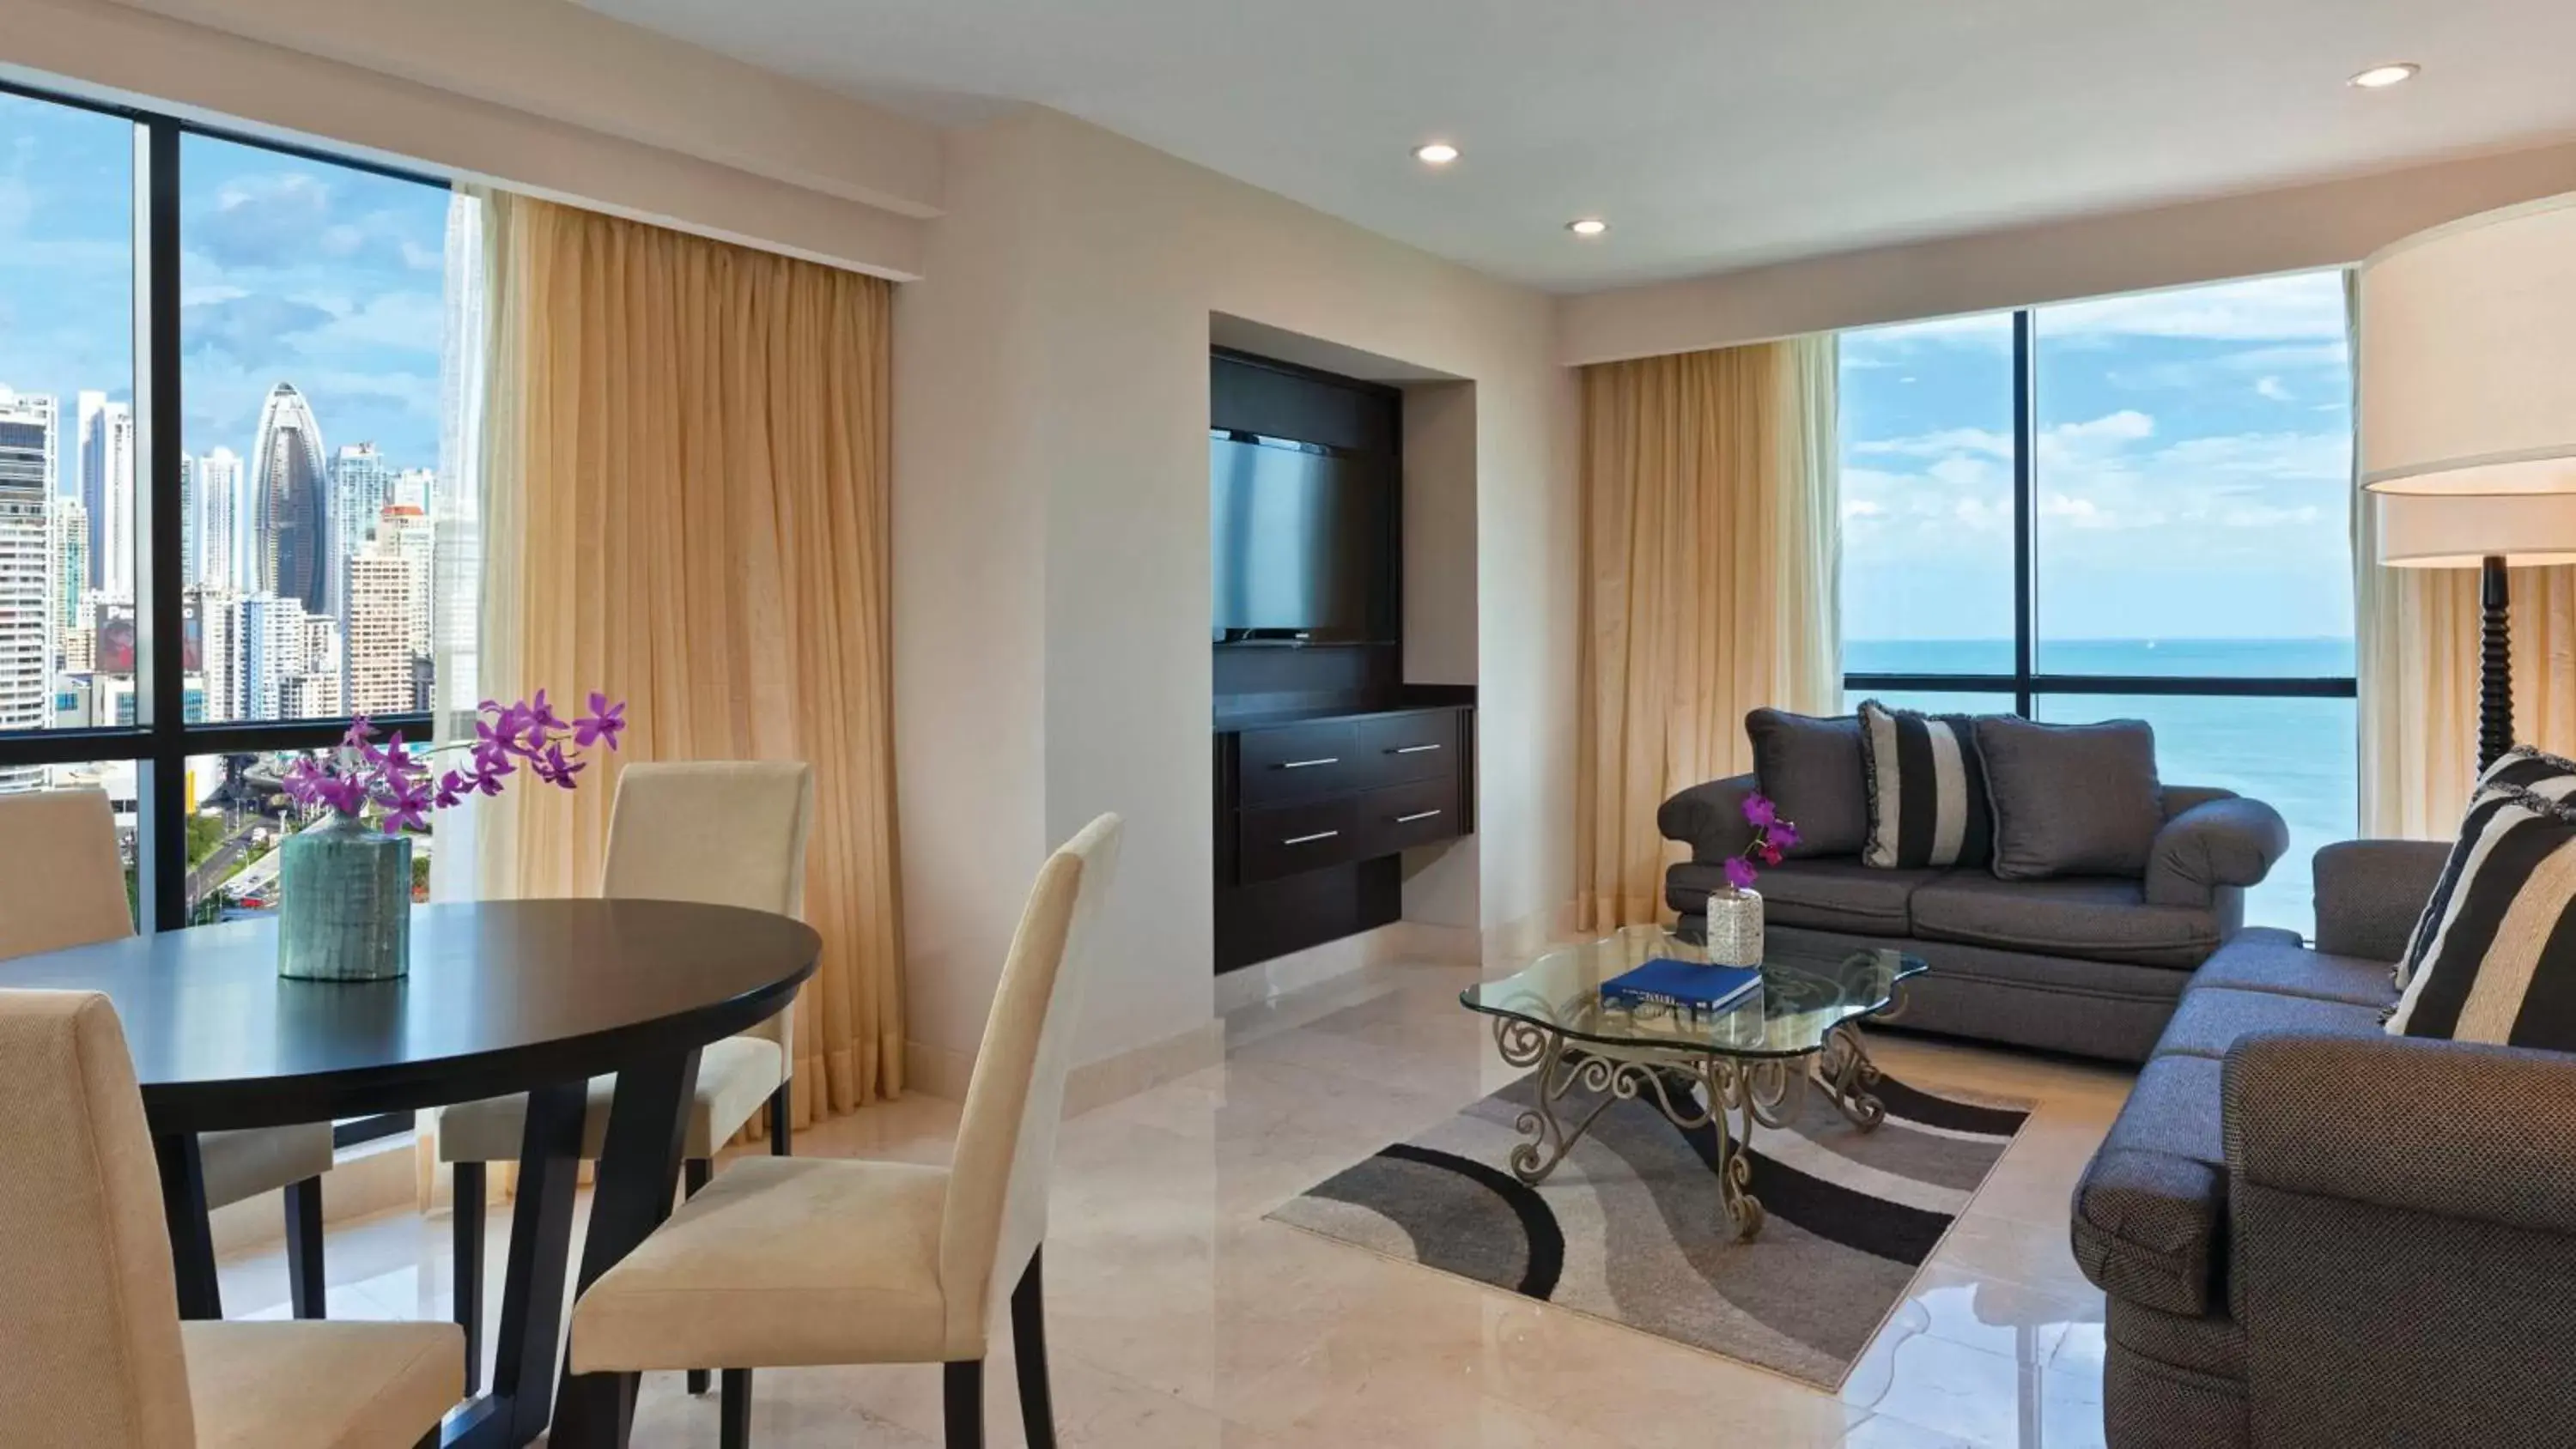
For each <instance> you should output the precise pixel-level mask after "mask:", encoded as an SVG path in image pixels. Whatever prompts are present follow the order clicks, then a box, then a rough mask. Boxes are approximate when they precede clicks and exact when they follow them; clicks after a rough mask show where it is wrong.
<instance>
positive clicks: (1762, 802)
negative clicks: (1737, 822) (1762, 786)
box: [1744, 790, 1780, 826]
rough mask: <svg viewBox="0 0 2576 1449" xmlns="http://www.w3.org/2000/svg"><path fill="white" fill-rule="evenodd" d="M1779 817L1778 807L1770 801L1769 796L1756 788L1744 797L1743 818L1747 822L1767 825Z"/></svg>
mask: <svg viewBox="0 0 2576 1449" xmlns="http://www.w3.org/2000/svg"><path fill="white" fill-rule="evenodd" d="M1779 818H1780V807H1779V806H1777V805H1774V804H1772V803H1771V797H1770V796H1768V795H1765V794H1763V793H1762V792H1761V791H1759V790H1756V791H1754V792H1753V793H1752V794H1750V795H1747V796H1745V797H1744V819H1745V822H1746V823H1747V824H1750V825H1756V826H1768V825H1771V824H1773V823H1775V822H1777V821H1778V820H1779Z"/></svg>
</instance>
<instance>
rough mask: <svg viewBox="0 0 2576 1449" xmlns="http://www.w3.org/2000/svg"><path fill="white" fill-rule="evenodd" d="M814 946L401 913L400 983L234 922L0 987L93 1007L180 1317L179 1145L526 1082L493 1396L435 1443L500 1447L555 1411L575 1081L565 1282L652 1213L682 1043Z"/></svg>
mask: <svg viewBox="0 0 2576 1449" xmlns="http://www.w3.org/2000/svg"><path fill="white" fill-rule="evenodd" d="M821 952H822V940H821V938H820V937H818V936H816V935H815V933H814V931H813V930H812V928H810V927H808V926H806V925H804V924H803V923H802V922H799V921H796V920H793V919H790V918H789V917H786V916H779V915H772V914H769V913H767V912H763V911H750V910H741V909H737V908H735V907H731V906H710V905H699V904H694V903H689V902H682V901H646V900H538V901H487V902H478V903H474V904H460V905H440V906H427V907H420V908H416V909H415V910H414V911H413V912H412V925H411V971H410V974H409V975H408V976H406V977H403V978H401V979H399V980H393V981H378V982H336V981H288V980H283V979H280V978H279V976H278V974H277V927H276V923H275V922H274V921H273V920H267V919H253V920H243V921H233V922H228V923H226V924H223V925H215V926H198V927H193V928H190V929H187V930H180V931H165V932H161V933H159V934H156V935H146V936H134V937H129V938H127V939H125V940H121V941H108V942H102V943H100V944H98V945H94V946H81V947H75V948H73V949H71V950H67V951H55V952H49V953H47V954H44V955H40V956H26V957H21V958H18V959H16V960H12V961H7V962H0V988H50V989H72V990H89V991H100V992H104V993H106V994H107V996H108V997H109V998H110V999H111V1000H112V1001H113V1002H114V1003H115V1006H116V1012H117V1016H118V1018H119V1019H120V1020H121V1021H122V1023H123V1025H124V1029H125V1039H126V1045H127V1047H128V1048H129V1049H130V1050H131V1051H132V1053H133V1056H134V1070H135V1076H136V1077H137V1078H138V1079H139V1080H140V1081H141V1083H142V1087H143V1110H144V1115H145V1116H146V1118H147V1119H148V1120H149V1122H150V1124H151V1129H152V1142H153V1150H154V1152H155V1154H156V1155H157V1157H158V1159H159V1164H160V1169H161V1194H162V1209H163V1213H164V1216H165V1217H166V1218H167V1220H168V1223H169V1228H170V1246H171V1252H172V1256H173V1259H174V1261H175V1264H176V1266H177V1269H178V1286H179V1310H180V1313H181V1314H182V1316H186V1317H196V1318H212V1317H218V1316H220V1315H221V1312H222V1308H221V1303H220V1300H219V1298H218V1295H217V1292H216V1279H215V1252H214V1241H213V1236H212V1233H211V1231H210V1229H209V1226H208V1223H207V1218H206V1194H205V1179H204V1172H203V1166H202V1163H201V1161H200V1158H199V1154H198V1149H197V1134H199V1133H202V1132H213V1131H221V1130H228V1129H233V1128H245V1127H277V1126H283V1125H286V1124H289V1123H297V1122H324V1121H333V1120H338V1119H345V1118H350V1117H363V1116H368V1115H371V1114H375V1113H380V1112H399V1111H405V1110H414V1109H420V1108H428V1107H439V1106H445V1105H448V1104H450V1103H456V1102H468V1101H474V1100H477V1099H480V1098H484V1097H496V1096H504V1095H507V1094H510V1093H515V1092H524V1093H526V1094H527V1097H528V1111H527V1128H526V1133H525V1135H524V1137H523V1138H522V1141H521V1147H520V1156H519V1186H518V1198H517V1201H516V1203H515V1204H514V1206H513V1208H512V1216H511V1220H510V1244H509V1254H510V1256H509V1263H508V1265H507V1277H506V1279H505V1282H504V1286H503V1289H502V1294H501V1320H500V1324H499V1332H498V1336H497V1339H496V1343H495V1347H496V1355H495V1363H494V1366H493V1372H492V1384H491V1389H490V1391H489V1392H488V1393H485V1394H483V1395H481V1396H479V1397H476V1398H473V1399H469V1400H467V1401H466V1402H464V1403H462V1404H460V1405H458V1406H457V1408H456V1409H455V1411H454V1412H452V1413H451V1414H449V1415H448V1417H447V1420H446V1423H445V1425H444V1428H443V1432H442V1439H443V1442H445V1443H446V1444H450V1445H471V1446H477V1449H481V1446H511V1449H516V1446H518V1445H523V1444H527V1443H529V1442H531V1441H533V1440H534V1439H535V1438H536V1437H537V1435H538V1434H540V1433H542V1432H543V1431H544V1430H545V1429H546V1427H547V1421H548V1419H549V1417H550V1416H551V1414H552V1411H553V1405H554V1400H555V1390H556V1384H557V1378H558V1364H557V1360H556V1355H557V1340H558V1339H559V1337H560V1336H561V1330H562V1327H563V1321H562V1320H563V1306H564V1278H565V1273H566V1270H567V1268H568V1267H569V1260H570V1251H571V1243H572V1226H573V1197H574V1191H575V1185H576V1181H577V1177H578V1173H579V1169H580V1157H581V1140H582V1114H583V1111H584V1108H585V1105H586V1103H587V1100H588V1090H589V1088H588V1084H589V1081H590V1079H591V1078H592V1077H594V1076H599V1075H603V1074H607V1073H615V1074H616V1077H617V1090H616V1093H615V1096H614V1098H613V1100H612V1103H611V1106H610V1110H609V1120H608V1137H607V1141H606V1143H605V1145H604V1146H603V1148H602V1150H601V1154H600V1159H599V1164H598V1169H597V1174H596V1177H595V1179H594V1183H593V1189H592V1198H591V1210H590V1229H589V1234H588V1236H587V1238H585V1240H584V1242H583V1246H582V1255H581V1264H580V1276H579V1280H578V1286H580V1287H585V1288H586V1287H588V1286H589V1285H590V1283H591V1281H592V1280H593V1279H595V1278H597V1277H598V1276H599V1275H600V1274H601V1273H603V1272H605V1271H606V1270H607V1269H608V1268H610V1267H611V1266H613V1265H615V1264H616V1262H617V1261H618V1260H619V1259H621V1258H623V1257H625V1256H626V1254H627V1253H628V1252H630V1251H632V1250H633V1249H634V1247H635V1245H636V1244H638V1243H640V1242H642V1241H643V1239H644V1235H645V1234H646V1233H649V1232H651V1231H652V1230H653V1229H654V1227H656V1226H658V1225H659V1224H660V1223H661V1222H662V1220H663V1219H664V1218H665V1217H667V1216H668V1215H669V1213H670V1210H671V1199H672V1194H673V1192H674V1190H675V1189H676V1187H677V1185H678V1180H679V1172H680V1156H681V1148H682V1141H683V1132H684V1130H685V1127H686V1124H687V1121H688V1107H689V1103H690V1101H691V1098H692V1097H693V1096H694V1095H695V1093H696V1090H697V1072H698V1053H699V1049H700V1048H702V1047H704V1046H706V1045H707V1044H709V1043H710V1042H715V1041H719V1040H722V1039H723V1038H725V1037H727V1036H731V1035H734V1034H736V1033H738V1032H741V1031H744V1030H746V1029H748V1028H750V1027H752V1026H754V1025H756V1024H758V1023H760V1022H762V1021H765V1020H767V1019H769V1018H770V1017H771V1016H774V1015H776V1014H777V1013H778V1012H779V1011H780V1010H782V1009H783V1008H785V1007H786V1006H787V1005H788V1004H789V1003H791V1002H792V1001H794V999H795V996H796V991H797V988H798V987H800V986H801V985H803V984H804V981H805V979H806V978H807V977H808V976H811V975H812V974H813V972H814V965H815V962H816V960H817V958H818V957H819V956H820V954H821Z"/></svg>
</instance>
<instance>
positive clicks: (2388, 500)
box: [2370, 493, 2576, 774]
mask: <svg viewBox="0 0 2576 1449" xmlns="http://www.w3.org/2000/svg"><path fill="white" fill-rule="evenodd" d="M2370 502H2371V504H2372V505H2373V506H2375V507H2377V508H2378V510H2379V528H2378V533H2379V562H2380V563H2381V564H2382V565H2384V566H2386V567H2388V568H2400V569H2476V570H2478V571H2479V578H2478V609H2479V623H2478V770H2479V772H2480V773H2482V774H2483V773H2484V772H2485V770H2486V768H2487V766H2489V765H2492V764H2494V763H2495V762H2496V759H2497V757H2498V756H2500V755H2502V754H2503V753H2504V752H2505V751H2507V750H2509V749H2512V748H2513V633H2512V628H2513V623H2512V606H2513V597H2512V591H2511V587H2510V585H2509V584H2508V583H2507V581H2506V577H2505V570H2506V569H2508V568H2530V567H2537V566H2539V565H2542V564H2565V563H2576V493H2463V494H2455V495H2451V496H2447V497H2445V496H2442V495H2437V494H2421V493H2383V494H2380V495H2379V496H2378V497H2377V498H2375V499H2372V500H2370Z"/></svg>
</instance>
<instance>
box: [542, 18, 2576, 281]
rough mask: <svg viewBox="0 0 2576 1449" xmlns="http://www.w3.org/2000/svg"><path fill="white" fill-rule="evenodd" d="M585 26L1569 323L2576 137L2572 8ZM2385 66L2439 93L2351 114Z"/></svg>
mask: <svg viewBox="0 0 2576 1449" xmlns="http://www.w3.org/2000/svg"><path fill="white" fill-rule="evenodd" d="M585 3H587V4H589V5H590V6H591V8H592V9H594V10H598V11H601V12H603V13H606V14H610V15H615V16H618V17H621V18H623V19H627V20H631V21H634V22H636V23H638V24H642V25H647V26H651V27H653V28H655V29H658V30H661V31H664V32H666V33H668V34H671V35H674V36H677V37H679V38H681V39H684V40H688V41H692V42H695V43H698V44H701V45H705V46H709V47H712V48H714V49H718V50H722V51H725V52H727V53H729V54H732V55H736V56H739V57H741V58H743V59H746V60H749V61H752V62H754V63H755V64H758V65H762V66H766V67H768V68H770V69H774V70H779V71H783V72H787V73H790V74H793V75H797V76H800V77H803V78H806V79H809V80H813V81H817V82H820V83H822V84H825V85H829V86H833V87H837V88H840V89H843V90H846V91H850V92H853V93H856V94H859V95H862V96H865V97H867V98H870V99H873V100H876V101H879V102H881V103H884V104H888V105H890V106H893V107H895V108H897V109H899V110H904V111H909V112H911V113H913V114H915V115H918V116H921V117H924V118H927V119H930V120H933V121H937V122H940V123H942V124H966V123H971V122H974V121H977V120H981V119H984V118H987V117H990V116H993V115H996V114H999V113H1001V112H1003V111H1006V110H1008V109H1010V108H1011V107H1012V106H1014V105H1016V104H1017V103H1021V102H1034V103H1038V104H1042V105H1046V106H1051V107H1054V108H1055V109H1057V110H1061V111H1065V112H1067V113H1070V114H1072V115H1075V116H1079V117H1082V118H1083V119H1085V120H1088V121H1091V122H1093V123H1095V124H1098V125H1101V126H1104V127H1107V128H1108V129H1110V130H1113V131H1117V132H1120V133H1122V134H1124V135H1127V136H1130V137H1133V138H1135V139H1136V140H1139V141H1142V142H1145V143H1146V144H1148V145H1151V146H1154V147H1157V148H1159V149H1161V150H1164V151H1169V152H1171V153H1173V154H1175V155H1178V156H1182V157H1185V158H1187V159H1189V160H1192V161H1196V162H1198V163H1200V164H1202V165H1205V166H1208V167H1210V168H1212V169H1215V170H1217V171H1222V172H1224V173H1226V174H1228V175H1231V176H1235V177H1237V178H1240V179H1242V180H1244V181H1247V182H1250V183H1252V184H1253V185H1256V186H1261V187H1265V188H1267V189H1269V190H1272V191H1276V192H1279V193H1281V194H1283V195H1286V196H1289V197H1292V198H1295V199H1296V200H1298V201H1302V202H1305V203H1307V204H1308V205H1311V206H1314V207H1317V208H1319V209H1321V210H1323V211H1327V212H1330V213H1333V214H1334V215H1337V216H1341V217H1344V218H1347V219H1348V220H1350V221H1353V222H1356V223H1358V224H1359V225H1361V226H1364V227H1367V228H1369V229H1370V230H1372V231H1376V232H1380V233H1383V234H1385V235H1387V236H1391V237H1396V238H1399V239H1401V240H1403V241H1407V242H1411V243H1413V244H1415V245H1417V246H1420V247H1423V248H1425V249H1426V250H1429V251H1432V252H1435V253H1438V254H1440V255H1443V256H1447V257H1451V258H1454V259H1456V260H1458V261H1462V262H1466V263H1468V264H1470V265H1473V266H1475V267H1478V268H1481V269H1483V270H1485V271H1488V272H1491V273H1493V274H1496V275H1498V276H1503V277H1508V278H1511V279H1514V280H1517V281H1523V282H1528V283H1533V284H1536V285H1539V286H1544V287H1548V288H1551V289H1555V290H1559V291H1582V290H1588V289H1593V288H1599V287H1604V286H1612V285H1617V284H1622V283H1628V282H1637V281H1647V280H1654V279H1659V278H1666V277H1673V276H1681V275H1689V274H1693V273H1701V272H1711V271H1722V270H1728V269H1733V268H1738V267H1744V266H1750V265H1756V264H1759V263H1763V262H1770V261H1778V260H1784V259H1788V258H1793V257H1800V256H1810V255H1817V254H1821V253H1828V252H1837V251H1848V250H1852V249H1855V248H1859V247H1865V246H1873V245H1879V244H1884V243H1888V242H1896V241H1906V240H1913V239H1918V238H1923V237H1930V236H1942V235H1954V234H1958V233H1962V232H1969V231H1977V230H1983V229H1986V228H1990V227H1995V226H2002V225H2010V224H2014V223H2018V222H2026V221H2035V220H2042V219H2051V218H2057V217H2065V216H2074V215H2082V214H2086V213H2094V212H2101V211H2110V210H2119V209H2124V208H2128V207H2134V206H2141V205H2150V204H2154V203H2158V202H2163V201H2172V200H2182V199H2187V198H2192V197H2200V196H2208V195H2213V194H2219V193H2224V192H2232V191H2244V190H2249V189H2257V188H2262V187H2267V186H2274V185H2280V184H2284V183H2288V182H2294V181H2300V180H2307V179H2314V178H2319V177H2325V176H2332V175H2340V174H2348V173H2353V172H2358V171H2368V170H2379V169H2385V168H2387V167H2390V166H2394V165H2399V164H2403V163H2405V162H2408V161H2413V160H2422V159H2430V158H2434V157H2439V156H2444V155H2450V154H2456V153H2459V152H2463V151H2471V150H2492V149H2504V148H2509V147H2513V146H2517V145H2523V144H2530V143H2535V142H2539V141H2545V140H2551V139H2559V138H2563V137H2567V136H2570V135H2576V85H2571V84H2569V83H2568V80H2567V69H2566V62H2567V58H2568V57H2569V56H2571V55H2576V4H2569V3H2567V0H2147V3H2141V0H1590V3H1585V0H1083V3H1077V4H1067V3H1064V0H869V3H866V4H861V5H854V4H851V3H849V0H585ZM2387 60H2411V61H2417V62H2420V63H2422V65H2423V67H2424V71H2423V74H2422V75H2420V76H2418V77H2417V78H2416V79H2415V80H2413V81H2412V82H2409V83H2407V84H2405V85H2401V86H2398V87H2395V88H2393V89H2390V90H2385V91H2361V90H2355V89H2353V88H2352V87H2349V86H2346V85H2345V84H2344V83H2343V82H2344V79H2345V77H2346V76H2348V75H2350V74H2351V73H2353V72H2354V71H2356V70H2359V69H2361V68H2363V67H2364V66H2367V65H2371V64H2375V63H2378V62H2382V61H2387ZM1435 137H1436V138H1439V139H1443V140H1448V141H1452V142H1455V143H1456V144H1457V145H1458V146H1459V147H1461V148H1462V149H1463V150H1464V152H1465V155H1464V157H1463V158H1462V159H1461V160H1459V161H1458V162H1457V163H1456V164H1454V165H1452V166H1451V167H1449V168H1448V169H1447V170H1445V171H1442V172H1437V173H1434V172H1430V171H1428V170H1426V168H1424V167H1422V166H1421V165H1420V164H1419V163H1417V162H1415V161H1414V160H1412V158H1411V157H1410V155H1409V154H1408V152H1409V151H1410V149H1411V147H1413V146H1414V145H1415V144H1416V143H1418V142H1421V141H1424V140H1429V139H1432V138H1435ZM1583 215H1599V216H1602V217H1606V218H1608V219H1609V221H1610V223H1611V228H1612V229H1611V232H1610V234H1609V235H1608V236H1607V237H1604V238H1602V239H1600V240H1597V241H1583V240H1580V239H1577V238H1575V237H1573V236H1571V235H1569V234H1568V233H1567V232H1566V231H1565V223H1566V222H1567V221H1568V220H1569V219H1571V218H1573V217H1576V216H1583Z"/></svg>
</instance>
